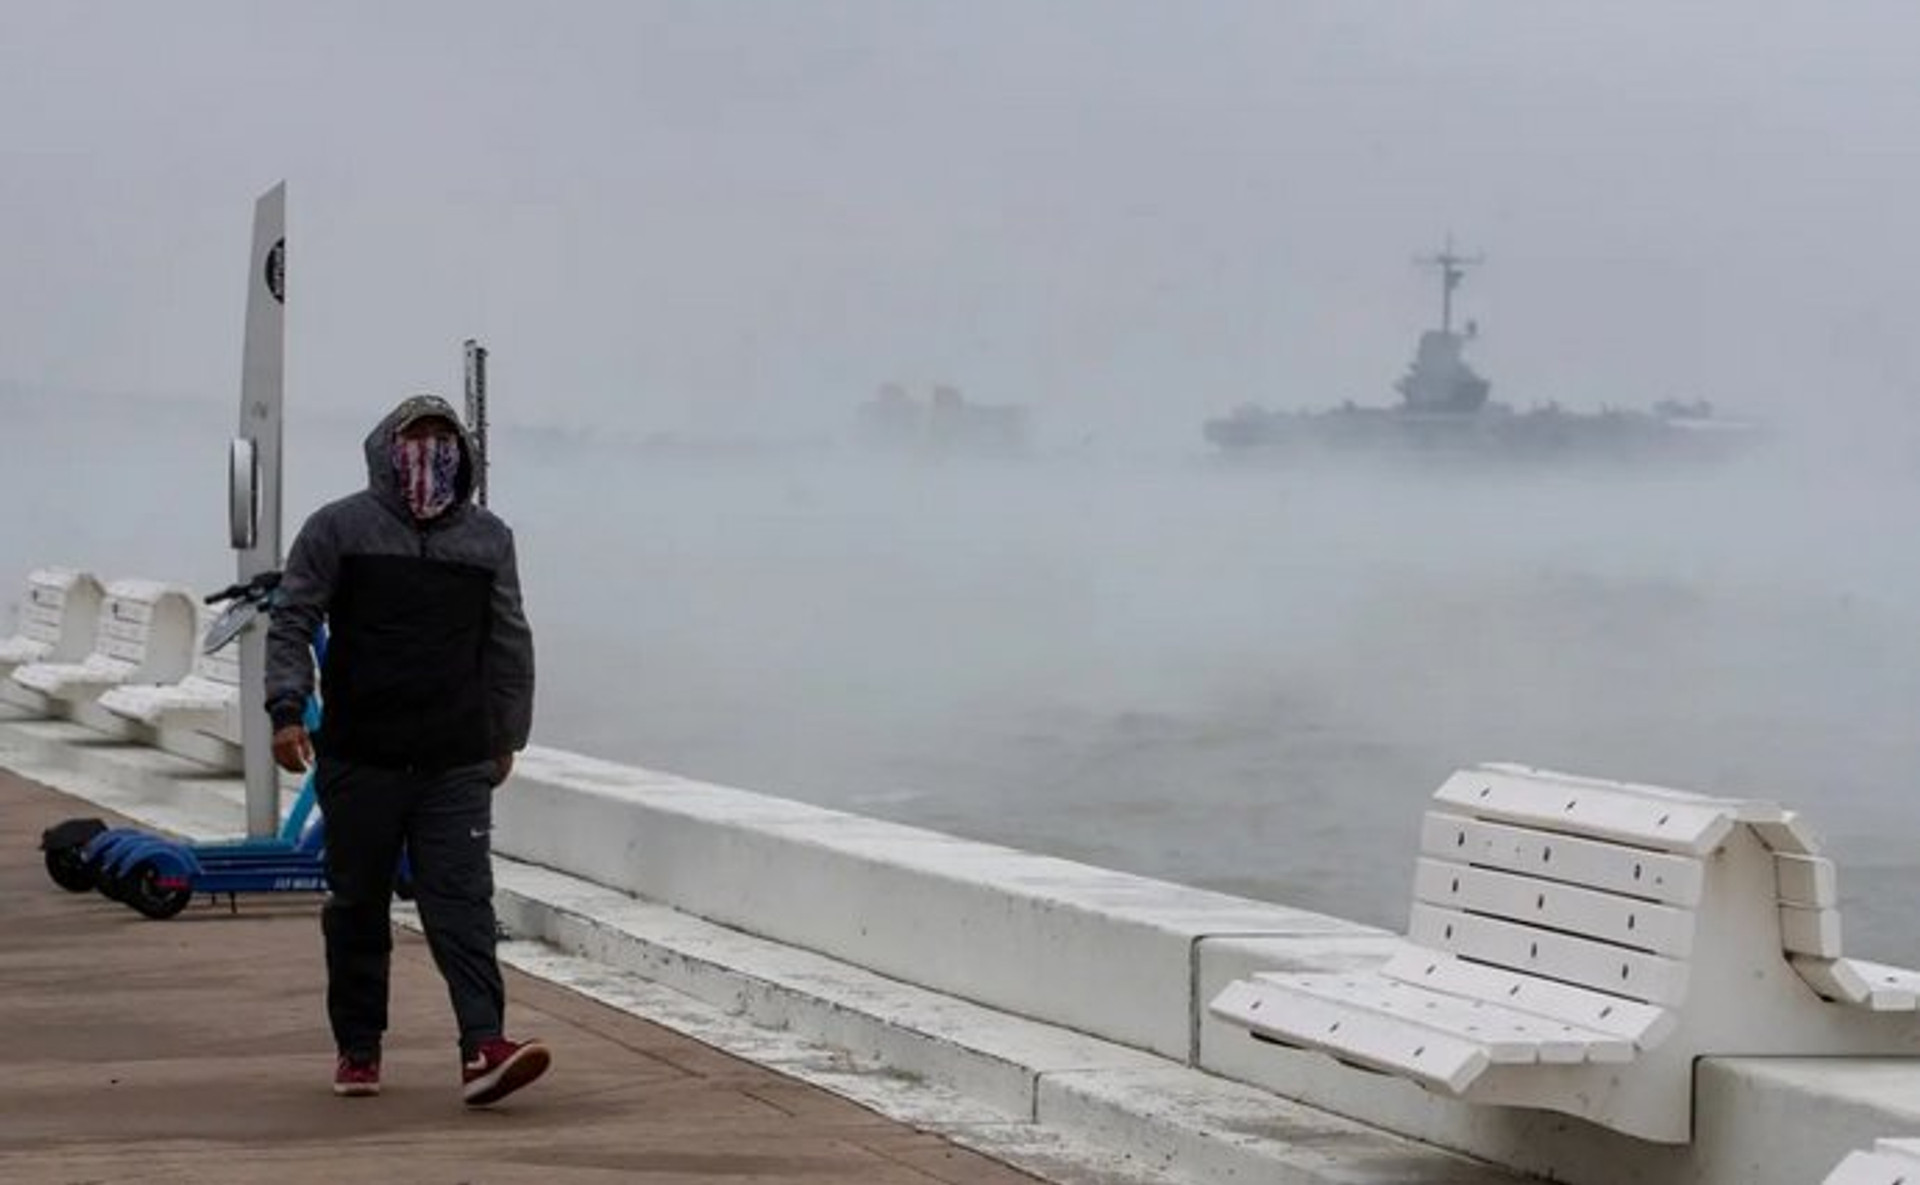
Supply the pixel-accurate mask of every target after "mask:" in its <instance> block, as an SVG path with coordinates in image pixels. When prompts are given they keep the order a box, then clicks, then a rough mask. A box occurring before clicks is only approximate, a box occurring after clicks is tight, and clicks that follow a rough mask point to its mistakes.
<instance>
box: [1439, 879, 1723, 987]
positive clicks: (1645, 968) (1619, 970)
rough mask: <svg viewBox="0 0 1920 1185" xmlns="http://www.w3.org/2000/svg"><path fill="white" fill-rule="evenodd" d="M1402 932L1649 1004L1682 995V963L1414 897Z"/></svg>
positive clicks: (1480, 959)
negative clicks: (1406, 928) (1410, 916)
mask: <svg viewBox="0 0 1920 1185" xmlns="http://www.w3.org/2000/svg"><path fill="white" fill-rule="evenodd" d="M1408 937H1410V938H1412V939H1413V941H1415V942H1417V943H1419V944H1421V945H1422V946H1432V947H1438V948H1439V949H1441V950H1444V951H1447V952H1449V953H1451V954H1456V955H1460V956H1461V957H1463V958H1468V959H1472V960H1474V961H1476V962H1481V963H1491V964H1493V965H1494V966H1496V967H1505V968H1508V969H1509V970H1513V971H1526V972H1530V973H1532V974H1535V975H1543V976H1545V977H1547V978H1548V979H1557V980H1560V981H1561V982H1563V983H1573V984H1579V985H1580V986H1582V987H1589V988H1593V989H1595V990H1596V991H1604V992H1611V993H1613V994H1615V995H1620V996H1625V997H1627V998H1629V999H1633V1000H1644V1001H1646V1002H1648V1003H1652V1004H1664V1005H1669V1006H1671V1005H1677V1004H1679V1003H1680V1001H1681V1000H1682V999H1684V998H1685V997H1686V992H1687V965H1686V964H1685V963H1683V962H1681V961H1679V960H1677V959H1669V958H1665V957H1663V956H1661V955H1651V954H1647V953H1645V952H1643V951H1636V950H1627V949H1625V948H1624V947H1618V946H1613V945H1611V944H1609V943H1605V942H1595V941H1593V940H1591V939H1587V938H1576V937H1573V936H1572V935H1569V934H1553V933H1549V932H1547V931H1545V930H1536V929H1533V928H1532V927H1529V926H1520V925H1516V924H1514V923H1513V922H1506V921H1501V920H1500V919H1498V918H1483V917H1477V916H1475V915H1473V914H1469V913H1460V912H1458V911H1456V910H1449V909H1441V908H1439V907H1438V906H1433V905H1427V904H1425V903H1424V902H1416V903H1415V904H1414V907H1413V922H1412V926H1411V927H1410V929H1409V931H1408Z"/></svg>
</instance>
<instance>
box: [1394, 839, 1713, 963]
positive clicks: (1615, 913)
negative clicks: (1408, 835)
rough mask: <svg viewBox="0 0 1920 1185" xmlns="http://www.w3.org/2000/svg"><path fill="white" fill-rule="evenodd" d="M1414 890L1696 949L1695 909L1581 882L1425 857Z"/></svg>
mask: <svg viewBox="0 0 1920 1185" xmlns="http://www.w3.org/2000/svg"><path fill="white" fill-rule="evenodd" d="M1413 892H1414V896H1415V897H1416V898H1417V899H1419V900H1421V901H1426V902H1429V903H1431V904H1434V905H1439V906H1444V907H1446V908H1448V909H1460V910H1465V911H1467V912H1469V913H1479V914H1489V915H1492V916H1494V917H1501V918H1506V919H1508V920H1509V921H1515V922H1519V923H1521V924H1522V925H1528V926H1544V927H1546V928H1547V929H1549V930H1563V931H1566V932H1568V933H1572V934H1579V935H1583V936H1585V937H1588V938H1597V939H1599V940H1600V941H1602V942H1613V943H1618V944H1619V945H1621V946H1627V947H1632V948H1634V949H1635V950H1644V951H1651V952H1652V953H1654V954H1659V955H1671V956H1673V957H1675V958H1685V957H1686V956H1687V955H1689V954H1691V953H1692V952H1693V920H1694V913H1693V911H1692V910H1688V909H1674V908H1672V907H1671V906H1665V905H1655V904H1652V903H1651V902H1647V901H1642V900H1639V899H1636V898H1632V897H1620V896H1616V895H1615V894H1612V893H1602V892H1599V891H1597V890H1594V889H1586V888H1581V887H1579V886H1577V885H1564V884H1559V883H1556V882H1553V881H1544V880H1539V879H1537V878H1535V877H1530V876H1521V875H1518V874H1516V873H1510V872H1498V871H1493V870H1490V869H1482V868H1471V867H1468V866H1467V865H1464V864H1454V863H1451V862H1448V861H1443V860H1435V859H1433V858H1431V857H1421V858H1420V859H1419V860H1418V861H1417V862H1416V863H1415V867H1414V875H1413Z"/></svg>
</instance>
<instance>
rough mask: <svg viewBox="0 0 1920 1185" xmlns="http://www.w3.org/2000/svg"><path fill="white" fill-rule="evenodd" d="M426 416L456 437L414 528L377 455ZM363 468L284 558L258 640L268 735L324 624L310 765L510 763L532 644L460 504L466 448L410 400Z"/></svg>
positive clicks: (466, 476) (511, 557)
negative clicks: (449, 480) (361, 479)
mask: <svg viewBox="0 0 1920 1185" xmlns="http://www.w3.org/2000/svg"><path fill="white" fill-rule="evenodd" d="M429 417H434V418H439V419H444V420H446V421H447V422H448V423H450V424H452V425H454V426H455V427H456V428H457V429H459V437H460V469H459V476H458V478H457V481H456V495H455V498H454V503H453V505H452V506H450V507H449V508H448V509H447V510H446V511H445V512H444V513H442V514H440V515H438V516H437V517H435V518H433V519H430V520H428V521H426V522H418V521H416V520H415V519H414V517H413V515H412V513H411V512H410V511H409V510H408V509H407V502H406V497H405V495H404V493H403V492H402V490H401V489H400V481H399V477H398V475H397V474H396V473H395V472H394V467H393V460H392V446H393V440H394V437H395V435H396V434H397V433H398V432H399V431H400V429H402V428H404V427H405V426H406V425H408V424H410V423H412V422H414V421H416V420H421V419H425V418H429ZM366 454H367V488H366V489H364V490H361V491H360V492H359V493H356V494H350V495H348V496H347V497H345V498H341V499H339V500H338V501H336V502H331V503H328V504H327V505H325V506H322V507H321V508H320V509H319V510H316V511H314V513H313V514H312V516H311V517H309V518H308V519H307V521H306V523H305V525H303V526H302V527H301V528H300V533H299V535H298V536H297V537H296V538H295V539H294V541H293V548H292V550H291V551H289V552H288V554H287V564H286V570H285V574H284V575H283V576H282V578H281V582H280V590H279V600H278V602H277V603H276V604H275V606H274V609H273V618H272V626H271V628H270V629H269V631H268V634H267V710H268V712H270V713H271V714H272V716H273V722H274V726H275V727H276V728H279V727H284V726H286V725H290V724H298V723H300V721H301V718H302V713H303V711H304V705H305V704H306V701H307V697H308V695H309V694H310V693H311V692H312V691H313V688H314V663H313V654H312V650H311V648H310V647H311V643H312V640H313V638H314V635H315V631H316V630H317V629H318V627H319V626H320V624H321V623H322V622H323V621H324V622H325V623H326V625H327V647H326V658H325V662H324V665H323V666H322V668H321V671H320V686H321V688H322V691H323V700H324V709H323V711H322V715H321V725H320V729H319V731H318V732H317V733H316V734H315V735H314V745H315V747H316V748H317V749H318V750H319V752H320V753H321V755H322V756H338V757H342V758H346V759H348V760H351V761H358V762H363V763H366V764H369V765H377V766H382V767H387V768H393V769H414V770H425V771H432V770H444V769H450V768H452V767H454V766H458V765H465V764H470V763H476V762H480V761H484V760H486V759H487V758H490V757H495V756H498V755H500V754H503V753H510V752H514V751H517V750H519V749H521V748H524V747H525V746H526V743H527V735H528V733H529V731H531V728H532V722H533V634H532V631H531V630H530V629H529V628H528V626H527V619H526V614H525V612H524V611H523V610H522V608H521V604H520V574H519V567H518V563H517V560H516V558H515V554H514V543H513V532H512V531H511V530H510V529H509V528H508V527H507V525H506V524H505V523H503V522H501V521H500V519H498V518H497V517H495V516H494V515H493V514H492V513H490V512H489V511H487V510H486V509H485V508H484V507H481V506H478V505H475V504H474V503H473V501H472V494H473V486H474V467H475V466H474V458H475V456H476V455H477V449H476V448H475V446H474V443H473V439H472V437H471V436H470V435H469V434H468V433H467V430H466V428H465V426H463V425H462V424H461V423H460V418H459V416H457V415H456V414H455V413H454V410H453V408H452V407H451V406H449V405H448V404H447V403H446V401H444V400H442V399H438V398H435V397H433V396H430V395H423V396H416V397H414V398H412V399H409V400H407V401H405V402H404V403H402V404H401V405H400V406H399V407H396V408H395V409H394V410H393V411H391V412H389V413H388V414H387V415H386V416H385V417H384V418H382V419H381V421H380V423H379V424H378V425H376V426H375V427H374V429H373V431H372V432H370V433H368V435H367V440H366Z"/></svg>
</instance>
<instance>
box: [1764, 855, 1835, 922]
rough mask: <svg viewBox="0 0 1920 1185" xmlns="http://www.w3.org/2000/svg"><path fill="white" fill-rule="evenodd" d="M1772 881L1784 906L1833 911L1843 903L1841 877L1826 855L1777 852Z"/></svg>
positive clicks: (1774, 858) (1774, 859)
mask: <svg viewBox="0 0 1920 1185" xmlns="http://www.w3.org/2000/svg"><path fill="white" fill-rule="evenodd" d="M1773 879H1774V883H1775V885H1776V887H1777V889H1778V891H1779V894H1780V903H1781V904H1782V905H1808V906H1813V907H1815V908H1830V907H1832V906H1836V905H1838V904H1840V890H1839V879H1840V878H1839V876H1838V874H1837V873H1836V872H1835V870H1834V866H1833V861H1831V860H1828V859H1826V858H1825V857H1823V856H1799V855H1794V854H1792V853H1790V852H1776V853H1775V854H1774V857H1773Z"/></svg>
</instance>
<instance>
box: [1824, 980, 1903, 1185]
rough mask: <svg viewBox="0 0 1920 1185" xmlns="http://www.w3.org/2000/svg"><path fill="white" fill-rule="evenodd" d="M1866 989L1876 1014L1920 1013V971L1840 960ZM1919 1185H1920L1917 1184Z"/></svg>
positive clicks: (1869, 1006) (1870, 1004)
mask: <svg viewBox="0 0 1920 1185" xmlns="http://www.w3.org/2000/svg"><path fill="white" fill-rule="evenodd" d="M1839 962H1842V963H1845V964H1847V965H1849V966H1850V967H1851V968H1852V970H1853V972H1854V974H1856V975H1858V976H1860V978H1861V981H1862V982H1864V983H1865V984H1866V986H1867V1007H1868V1008H1870V1009H1872V1010H1873V1011H1875V1012H1916V1011H1920V971H1913V970H1910V969H1908V968H1906V967H1892V966H1889V965H1887V964H1885V963H1870V962H1868V961H1867V960H1865V959H1841V960H1839ZM1916 1185H1920V1183H1916Z"/></svg>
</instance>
